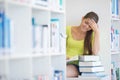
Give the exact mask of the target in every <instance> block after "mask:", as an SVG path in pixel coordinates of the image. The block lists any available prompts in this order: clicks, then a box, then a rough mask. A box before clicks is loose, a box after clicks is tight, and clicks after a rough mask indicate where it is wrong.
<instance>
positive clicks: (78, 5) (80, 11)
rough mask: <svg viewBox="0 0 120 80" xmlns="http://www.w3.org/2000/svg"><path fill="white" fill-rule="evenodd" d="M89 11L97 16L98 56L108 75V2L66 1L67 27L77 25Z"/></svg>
mask: <svg viewBox="0 0 120 80" xmlns="http://www.w3.org/2000/svg"><path fill="white" fill-rule="evenodd" d="M89 11H94V12H96V13H97V14H98V15H99V19H100V20H99V23H98V24H99V28H100V45H101V49H100V52H99V54H100V57H101V60H102V62H103V65H104V67H105V72H106V73H107V74H109V75H110V63H111V56H110V27H111V22H110V0H66V22H67V25H79V24H80V21H81V18H82V16H84V15H85V14H86V13H87V12H89ZM109 80H110V79H109Z"/></svg>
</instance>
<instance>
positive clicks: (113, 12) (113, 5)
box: [112, 0, 115, 14]
mask: <svg viewBox="0 0 120 80" xmlns="http://www.w3.org/2000/svg"><path fill="white" fill-rule="evenodd" d="M112 14H115V0H112Z"/></svg>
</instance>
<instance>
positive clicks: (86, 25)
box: [81, 18, 91, 32]
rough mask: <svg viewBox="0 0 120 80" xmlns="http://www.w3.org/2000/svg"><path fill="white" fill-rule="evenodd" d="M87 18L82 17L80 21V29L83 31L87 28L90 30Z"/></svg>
mask: <svg viewBox="0 0 120 80" xmlns="http://www.w3.org/2000/svg"><path fill="white" fill-rule="evenodd" d="M89 20H90V19H87V18H86V19H85V18H83V19H82V22H81V30H82V31H83V32H87V31H89V30H91V27H90V25H89Z"/></svg>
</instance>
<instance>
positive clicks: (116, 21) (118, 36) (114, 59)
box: [111, 0, 120, 80]
mask: <svg viewBox="0 0 120 80" xmlns="http://www.w3.org/2000/svg"><path fill="white" fill-rule="evenodd" d="M119 5H120V0H111V65H112V66H111V73H112V74H111V76H112V80H119V78H120V75H119V71H120V63H119V62H120V58H119V57H120V26H119V25H120V11H119V9H120V6H119Z"/></svg>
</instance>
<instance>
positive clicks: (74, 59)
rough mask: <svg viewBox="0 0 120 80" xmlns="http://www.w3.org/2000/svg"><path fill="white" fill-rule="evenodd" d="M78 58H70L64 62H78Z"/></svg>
mask: <svg viewBox="0 0 120 80" xmlns="http://www.w3.org/2000/svg"><path fill="white" fill-rule="evenodd" d="M78 58H79V56H74V57H72V58H70V59H68V60H66V62H72V61H76V60H78Z"/></svg>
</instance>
